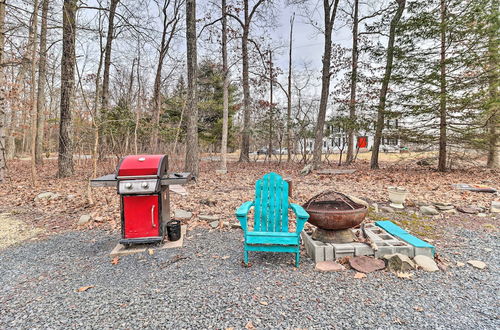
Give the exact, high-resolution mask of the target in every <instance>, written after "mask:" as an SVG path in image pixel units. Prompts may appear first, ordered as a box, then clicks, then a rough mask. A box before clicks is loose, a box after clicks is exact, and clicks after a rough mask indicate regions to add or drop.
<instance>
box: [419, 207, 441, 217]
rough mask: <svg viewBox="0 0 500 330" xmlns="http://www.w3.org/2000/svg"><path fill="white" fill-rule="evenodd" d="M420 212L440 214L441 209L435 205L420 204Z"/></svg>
mask: <svg viewBox="0 0 500 330" xmlns="http://www.w3.org/2000/svg"><path fill="white" fill-rule="evenodd" d="M420 213H422V214H423V215H438V214H439V211H438V210H436V209H435V208H434V207H433V206H420Z"/></svg>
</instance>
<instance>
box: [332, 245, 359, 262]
mask: <svg viewBox="0 0 500 330" xmlns="http://www.w3.org/2000/svg"><path fill="white" fill-rule="evenodd" d="M332 246H333V249H334V251H335V259H340V258H343V257H354V245H353V244H352V243H344V244H332Z"/></svg>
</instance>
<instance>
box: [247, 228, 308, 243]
mask: <svg viewBox="0 0 500 330" xmlns="http://www.w3.org/2000/svg"><path fill="white" fill-rule="evenodd" d="M245 243H247V244H277V245H299V244H300V235H299V234H298V233H289V232H268V231H248V232H246V233H245Z"/></svg>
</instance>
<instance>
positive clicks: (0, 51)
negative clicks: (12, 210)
mask: <svg viewBox="0 0 500 330" xmlns="http://www.w3.org/2000/svg"><path fill="white" fill-rule="evenodd" d="M6 1H7V0H0V183H1V182H3V181H4V178H5V166H6V165H5V164H6V163H5V158H6V157H5V156H6V152H5V149H6V148H5V124H6V122H5V119H6V118H5V112H6V107H7V102H6V95H5V94H6V90H5V72H4V66H3V58H4V44H5V6H6Z"/></svg>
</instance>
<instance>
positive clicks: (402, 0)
mask: <svg viewBox="0 0 500 330" xmlns="http://www.w3.org/2000/svg"><path fill="white" fill-rule="evenodd" d="M396 2H397V4H398V8H397V10H396V13H395V14H394V17H393V18H392V20H391V25H390V28H389V40H388V42H387V51H386V54H387V55H386V64H385V72H384V77H383V78H382V86H381V88H380V96H379V103H378V106H377V122H376V126H375V137H374V141H373V149H372V157H371V160H370V167H371V168H372V169H378V168H379V164H378V155H379V150H380V143H381V140H382V130H383V129H384V117H385V105H386V100H387V90H388V87H389V82H390V80H391V73H392V62H393V60H394V42H395V40H396V27H397V25H398V23H399V20H400V19H401V16H402V15H403V11H404V9H405V5H406V0H396Z"/></svg>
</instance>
